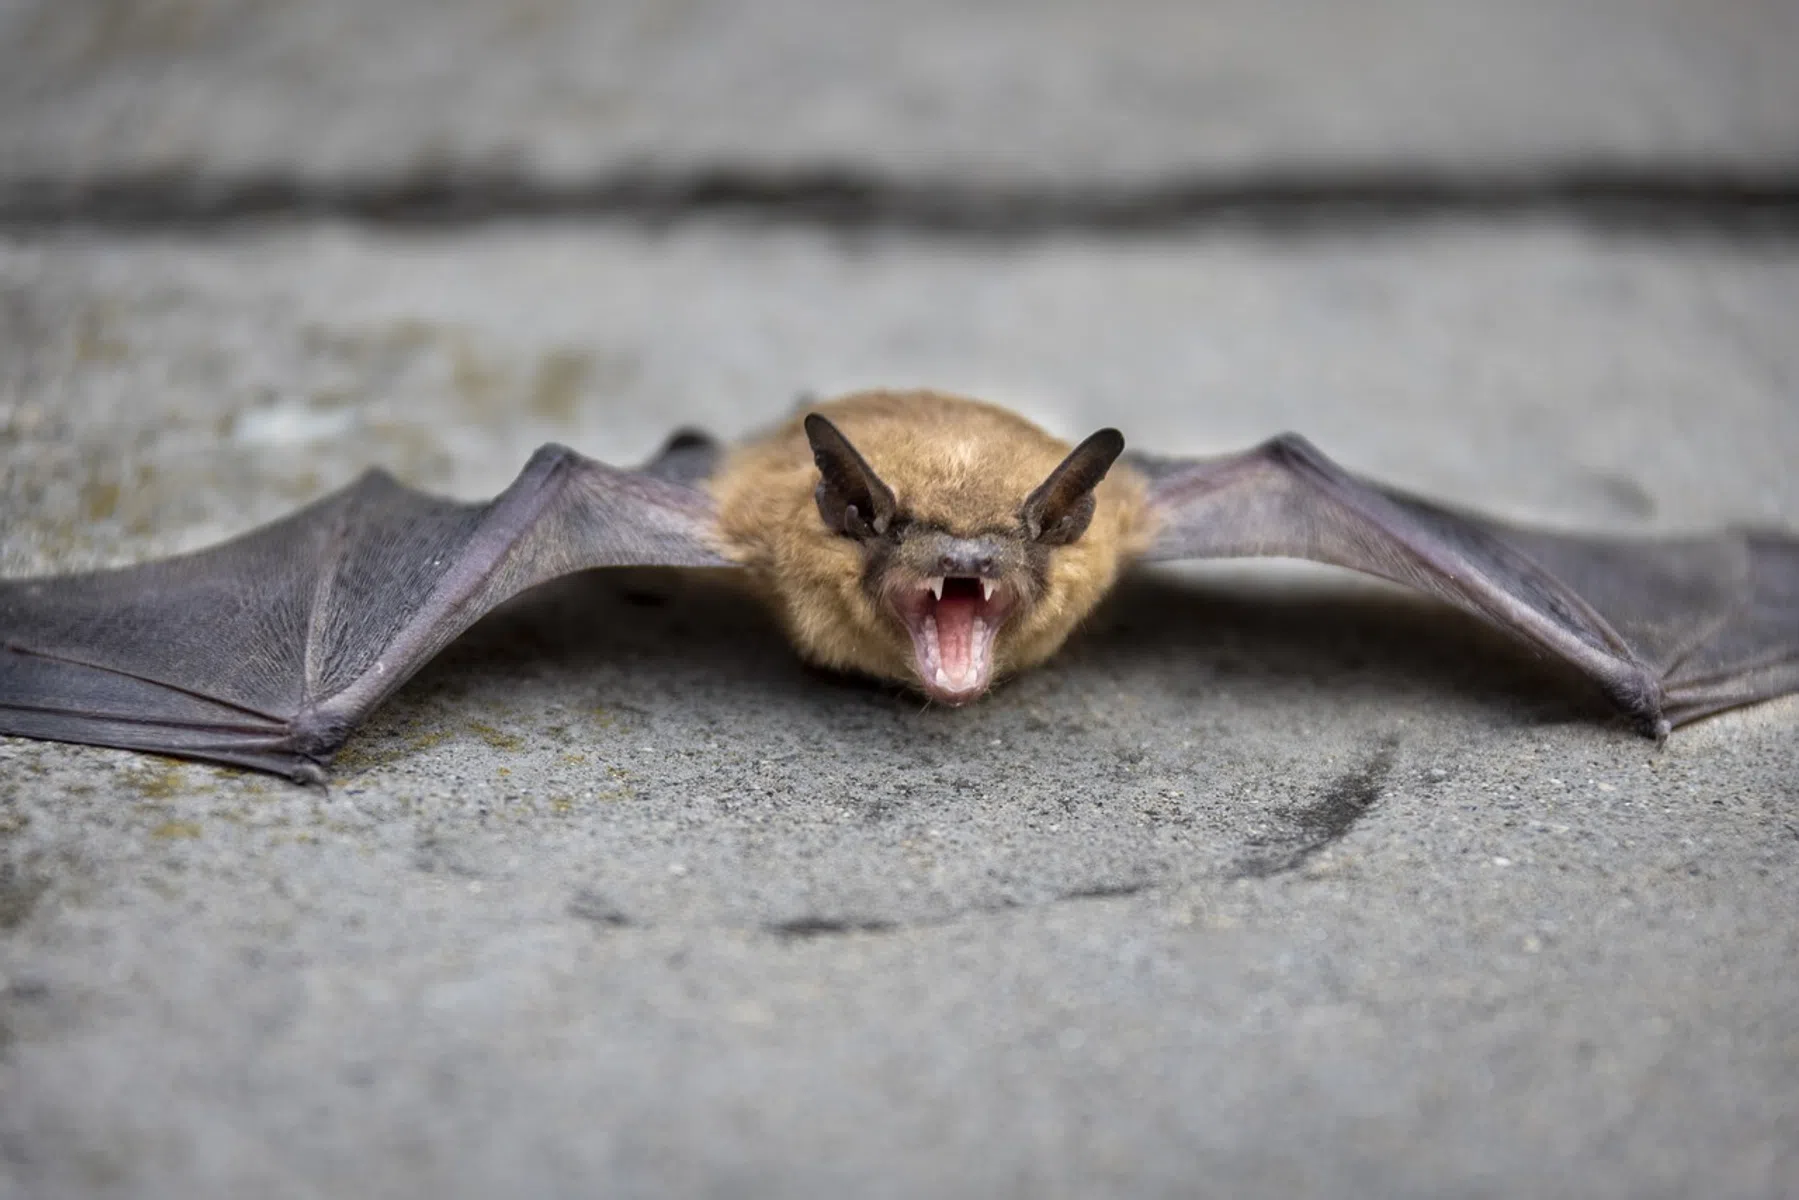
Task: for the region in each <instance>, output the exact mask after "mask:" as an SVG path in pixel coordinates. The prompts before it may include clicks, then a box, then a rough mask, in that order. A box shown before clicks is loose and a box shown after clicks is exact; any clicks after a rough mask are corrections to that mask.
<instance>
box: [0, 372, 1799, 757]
mask: <svg viewBox="0 0 1799 1200" xmlns="http://www.w3.org/2000/svg"><path fill="white" fill-rule="evenodd" d="M1123 449H1124V438H1123V437H1122V436H1120V435H1119V433H1118V431H1117V430H1113V429H1102V430H1100V431H1099V432H1098V433H1096V434H1094V435H1093V436H1092V437H1089V438H1088V439H1087V440H1085V441H1084V442H1082V443H1081V444H1080V445H1078V446H1075V447H1073V448H1072V449H1071V448H1070V447H1069V446H1068V445H1067V444H1066V443H1064V442H1061V441H1058V440H1057V439H1056V438H1053V437H1051V436H1050V435H1049V434H1047V433H1044V432H1043V431H1042V430H1040V429H1038V428H1037V427H1036V426H1035V425H1032V424H1031V423H1030V422H1028V421H1026V420H1024V419H1023V418H1022V417H1018V416H1016V415H1014V414H1012V413H1009V412H1007V411H1005V410H1003V409H1000V408H995V407H993V406H991V405H987V404H982V403H979V402H977V401H974V400H967V399H961V398H958V397H954V396H946V395H941V394H938V393H933V392H868V393H862V394H858V395H853V396H848V397H845V398H843V399H840V400H837V401H834V402H832V403H829V404H823V405H819V406H817V407H816V408H815V410H814V411H812V412H810V413H808V414H806V415H804V416H803V417H796V418H795V419H794V420H793V421H791V422H789V423H788V424H786V425H784V426H782V427H781V428H778V429H776V430H774V431H773V432H771V433H769V434H767V435H765V436H763V437H761V438H758V439H756V440H753V441H750V442H748V443H746V444H744V445H742V446H739V447H737V448H735V449H732V450H729V451H720V450H719V449H718V448H717V447H716V446H714V445H713V444H712V443H711V442H709V441H708V440H707V439H705V438H703V437H700V436H698V435H693V434H682V435H678V436H677V437H675V438H674V439H673V440H672V441H671V442H670V443H669V444H668V446H667V447H666V448H665V449H664V451H663V452H662V454H661V455H660V456H659V457H658V458H657V459H655V460H654V461H653V462H651V463H649V464H648V465H647V466H645V467H643V468H641V469H639V470H634V471H628V470H620V469H618V468H616V467H610V466H607V465H605V464H604V463H599V462H594V461H592V460H590V459H586V458H583V457H581V456H580V455H578V454H576V453H575V452H573V451H572V450H568V449H566V448H564V447H561V446H546V447H544V448H543V449H542V450H539V451H538V452H537V453H536V454H535V455H533V456H532V458H531V461H530V462H529V463H527V464H526V466H525V469H524V471H523V472H522V473H521V474H520V475H519V477H518V479H517V480H515V481H514V482H513V484H512V486H510V487H509V488H507V489H506V490H505V491H504V492H503V493H501V494H500V495H499V496H498V497H497V498H495V499H494V500H493V501H492V502H491V503H488V504H460V503H454V502H451V501H447V500H441V499H436V498H433V497H430V496H426V495H423V494H421V493H419V492H415V491H412V490H410V489H408V488H405V487H402V486H401V485H400V484H398V483H396V482H395V481H394V480H393V479H392V478H391V477H390V476H388V475H386V474H384V473H382V472H379V471H376V472H371V473H370V474H368V475H366V476H364V477H363V478H362V479H361V480H359V481H358V482H357V483H355V484H353V485H351V486H350V487H348V488H345V489H344V490H342V491H340V492H336V493H334V494H332V495H330V496H327V497H325V498H324V499H322V500H320V501H318V502H317V503H315V504H312V505H311V506H309V507H307V508H304V509H302V510H300V511H299V512H297V513H295V514H293V515H292V516H290V517H287V518H286V519H284V520H281V521H277V522H275V523H274V524H272V525H268V526H265V527H263V528H261V529H258V530H254V531H252V532H250V533H248V534H245V535H244V536H242V537H240V538H237V539H235V540H233V541H229V542H226V543H224V544H222V545H219V546H215V547H212V548H211V549H207V550H202V551H199V552H198V553H194V554H188V555H184V556H181V557H178V558H171V559H165V560H162V561H158V562H150V563H145V564H143V565H141V566H135V567H126V568H122V569H119V570H112V571H100V572H95V573H91V574H85V575H69V576H59V577H52V578H42V579H19V580H9V581H5V582H0V733H5V734H15V735H20V736H24V737H35V738H48V739H53V740H61V741H72V742H88V743H92V744H96V745H103V746H120V747H125V748H129V749H135V750H149V751H156V752H159V753H164V754H175V755H182V756H186V757H191V758H199V759H211V760H214V761H218V762H224V763H232V764H236V765H239V766H244V767H253V768H256V769H258V770H264V771H272V772H276V773H278V774H284V775H288V776H291V777H293V778H295V779H300V780H313V781H317V780H321V779H323V777H324V767H325V765H326V764H327V763H329V761H330V759H331V756H332V754H333V753H334V752H335V751H336V750H337V749H338V747H340V746H341V745H342V744H343V743H344V741H345V739H346V738H348V737H349V735H350V734H351V733H352V732H353V731H354V730H355V729H356V727H357V726H358V725H359V724H361V722H362V721H363V720H364V719H365V718H366V717H367V716H368V715H369V713H370V712H371V711H372V710H373V709H374V708H375V706H376V705H378V704H380V703H381V702H382V701H383V700H385V699H386V698H387V697H388V696H390V695H391V694H392V693H393V692H394V690H395V689H397V688H398V687H399V686H400V685H401V684H402V683H404V682H405V681H406V680H407V679H408V678H409V677H410V676H411V675H412V674H413V673H414V672H416V671H417V670H418V669H419V668H420V667H422V666H423V665H424V664H425V663H426V662H427V661H428V660H429V659H430V658H431V657H432V656H433V655H435V654H436V653H437V652H438V651H440V650H442V649H443V648H444V647H445V646H446V645H447V644H449V642H450V641H452V640H453V639H454V638H456V637H457V636H458V635H459V634H461V633H462V631H463V630H465V629H467V628H468V627H469V626H470V625H471V624H473V623H474V622H475V621H476V620H477V619H479V618H480V617H481V616H482V614H484V613H486V612H487V611H489V610H490V609H492V608H493V607H494V606H495V605H497V604H499V603H500V602H501V601H503V600H505V599H507V598H508V597H510V596H513V595H516V594H517V593H519V592H521V591H523V590H525V589H526V588H530V587H532V586H534V585H536V584H539V583H542V582H544V581H545V580H548V579H551V578H554V577H556V576H559V575H565V574H568V573H570V572H574V571H581V570H585V569H587V568H590V567H610V566H629V565H640V566H652V565H653V566H685V567H738V568H741V569H743V570H745V571H747V572H748V574H749V577H750V578H751V580H752V581H753V582H754V584H755V585H756V587H757V588H758V590H759V591H760V592H761V593H762V594H763V595H765V596H766V598H767V599H768V601H769V602H770V603H771V604H772V605H773V607H774V609H775V611H776V612H777V613H778V614H779V616H780V618H781V621H782V623H783V625H784V626H785V628H786V630H787V633H788V636H789V637H790V638H791V639H792V641H793V644H794V646H795V648H796V649H797V650H798V651H799V653H800V654H801V655H802V656H804V657H805V658H807V659H808V660H811V661H813V662H816V663H819V664H821V665H823V666H826V667H832V668H837V669H840V670H846V671H858V672H862V673H865V674H868V675H872V676H876V677H879V678H882V679H889V680H897V681H899V682H901V683H904V684H907V685H909V686H911V687H913V688H916V689H917V690H919V691H920V692H923V693H924V694H925V695H926V696H929V697H931V698H932V699H934V700H937V701H940V702H942V703H945V704H950V705H960V704H966V703H968V702H969V701H972V700H974V699H976V698H978V697H979V696H981V695H982V694H983V693H985V692H986V691H987V690H988V688H990V687H991V686H992V684H993V682H994V680H996V679H998V678H1001V677H1003V676H1006V675H1009V674H1011V673H1013V672H1017V671H1021V670H1024V669H1026V668H1028V667H1032V666H1035V665H1037V664H1038V663H1041V662H1043V661H1044V660H1045V659H1047V658H1049V657H1050V656H1051V655H1053V654H1054V653H1055V652H1056V650H1057V649H1058V648H1059V647H1060V646H1061V645H1062V643H1063V642H1064V641H1065V640H1066V639H1067V637H1068V636H1069V634H1070V633H1072V632H1073V631H1074V629H1075V628H1076V626H1078V625H1079V624H1080V623H1081V621H1082V620H1083V619H1084V618H1086V617H1087V615H1088V614H1089V613H1091V612H1092V611H1093V609H1094V607H1095V606H1096V605H1097V604H1098V603H1099V602H1100V600H1101V599H1102V598H1103V597H1104V596H1105V595H1106V593H1107V592H1108V591H1109V590H1110V589H1111V587H1112V585H1113V584H1114V583H1115V582H1116V581H1117V579H1118V577H1119V574H1120V573H1121V572H1122V571H1123V570H1125V569H1126V568H1127V567H1129V566H1130V565H1131V564H1132V563H1137V562H1153V561H1157V560H1164V559H1178V558H1219V557H1231V556H1255V555H1263V556H1282V557H1292V558H1308V559H1314V560H1317V561H1319V562H1325V563H1334V564H1336V565H1338V566H1343V567H1350V568H1353V569H1355V570H1358V571H1364V572H1367V573H1369V574H1372V575H1378V576H1380V577H1382V578H1385V579H1389V580H1393V581H1395V582H1397V583H1400V584H1404V585H1406V586H1408V587H1412V588H1415V589H1417V590H1419V591H1421V592H1425V593H1428V594H1430V595H1432V596H1436V597H1438V598H1440V599H1443V600H1446V601H1448V602H1449V603H1451V604H1454V605H1456V606H1458V607H1460V608H1463V609H1465V610H1467V611H1468V612H1471V613H1473V614H1474V615H1476V616H1478V617H1481V618H1483V619H1484V620H1486V621H1488V622H1491V623H1492V624H1494V625H1496V626H1498V627H1500V628H1501V629H1504V630H1506V631H1507V632H1509V633H1511V634H1513V635H1515V636H1517V637H1518V638H1520V639H1522V640H1523V641H1524V642H1526V643H1528V644H1529V645H1531V646H1534V647H1536V648H1537V649H1538V650H1539V651H1542V652H1546V653H1548V654H1549V655H1552V656H1554V657H1556V658H1559V659H1562V660H1565V661H1566V662H1568V663H1570V664H1571V665H1572V666H1574V667H1575V668H1576V669H1578V670H1579V671H1580V672H1582V673H1584V674H1585V675H1587V676H1589V677H1591V678H1592V679H1593V680H1595V681H1596V682H1597V683H1598V684H1599V685H1600V687H1601V688H1602V689H1603V690H1604V691H1605V693H1606V695H1608V696H1609V697H1610V698H1611V700H1612V701H1613V702H1614V703H1615V704H1616V705H1617V707H1618V708H1619V709H1620V710H1621V711H1622V712H1623V713H1624V714H1625V715H1626V716H1628V717H1629V718H1630V719H1631V720H1632V721H1634V722H1635V723H1636V725H1637V727H1638V728H1639V729H1641V730H1642V731H1643V732H1644V733H1646V734H1648V735H1650V736H1653V737H1658V738H1659V737H1664V736H1666V735H1667V733H1668V731H1669V729H1670V728H1672V727H1673V726H1674V725H1677V724H1680V723H1682V722H1686V721H1690V720H1693V719H1695V718H1698V717H1702V716H1705V715H1707V714H1708V713H1713V712H1716V711H1718V710H1719V709H1723V708H1728V707H1732V706H1734V705H1740V704H1747V703H1750V702H1752V701H1756V700H1762V699H1766V698H1768V697H1771V696H1776V695H1780V694H1782V693H1785V692H1789V691H1794V690H1799V539H1795V538H1792V537H1787V536H1782V535H1776V534H1758V533H1742V532H1737V533H1724V534H1718V535H1714V536H1707V537H1698V538H1684V539H1674V540H1661V541H1635V542H1633V541H1622V540H1614V539H1599V538H1587V537H1575V536H1566V535H1561V534H1551V533H1542V532H1534V531H1530V530H1524V529H1516V528H1512V527H1509V526H1506V525H1502V524H1500V523H1498V522H1496V521H1491V520H1488V519H1485V518H1482V517H1476V516H1472V515H1469V514H1466V513H1461V512H1457V511H1454V510H1452V509H1449V508H1445V507H1442V506H1439V505H1437V504H1433V503H1430V502H1428V501H1424V500H1420V499H1417V498H1415V497H1411V496H1407V495H1404V494H1402V493H1399V492H1396V491H1393V490H1391V489H1388V488H1383V487H1380V486H1379V485H1376V484H1372V483H1369V482H1366V481H1364V480H1361V479H1358V478H1356V477H1355V476H1354V475H1351V474H1349V473H1348V472H1347V471H1344V470H1343V469H1342V468H1341V467H1338V466H1337V465H1336V464H1334V463H1332V462H1331V461H1330V460H1329V459H1327V458H1325V457H1324V456H1323V455H1322V454H1320V453H1319V452H1318V451H1317V450H1315V449H1314V448H1313V447H1312V446H1311V445H1310V444H1309V443H1307V442H1306V441H1304V440H1303V439H1301V438H1299V437H1295V436H1292V435H1286V436H1282V437H1277V438H1274V439H1272V440H1271V441H1268V442H1266V443H1264V444H1262V445H1261V446H1258V447H1256V448H1255V449H1253V450H1248V451H1245V452H1243V453H1241V454H1234V455H1228V456H1225V457H1220V458H1208V459H1195V460H1177V459H1151V458H1139V459H1130V458H1127V459H1124V460H1123V461H1120V454H1121V453H1122V451H1123Z"/></svg>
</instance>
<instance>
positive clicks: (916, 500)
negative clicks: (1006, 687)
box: [770, 393, 1140, 705]
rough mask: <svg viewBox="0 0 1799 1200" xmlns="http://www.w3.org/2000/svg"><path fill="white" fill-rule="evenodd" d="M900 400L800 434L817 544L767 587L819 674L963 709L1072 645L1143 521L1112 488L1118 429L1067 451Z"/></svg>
mask: <svg viewBox="0 0 1799 1200" xmlns="http://www.w3.org/2000/svg"><path fill="white" fill-rule="evenodd" d="M907 395H908V394H899V395H897V396H896V394H893V393H875V394H872V395H871V396H868V397H851V398H849V399H847V400H844V401H839V402H838V403H837V404H835V405H832V406H828V407H827V409H826V411H828V412H829V413H830V414H831V416H829V417H828V416H826V415H824V414H823V413H820V412H813V413H811V414H809V415H807V416H806V417H805V419H804V422H803V424H802V428H803V431H804V436H805V444H806V446H807V447H808V448H809V449H810V451H811V457H812V465H813V467H814V468H815V470H814V472H813V473H812V474H811V478H810V482H811V483H812V488H811V492H812V495H811V497H810V499H811V501H812V504H811V505H810V506H809V507H811V508H813V509H815V513H804V514H796V519H797V520H799V521H800V522H801V523H804V524H809V525H810V529H809V530H808V531H803V533H802V536H798V537H794V538H790V539H789V540H788V542H786V543H783V544H782V547H781V548H780V552H781V553H786V552H787V551H789V550H791V551H792V553H791V554H788V557H789V560H790V561H789V562H787V563H786V564H784V565H781V566H776V567H775V568H774V569H772V570H771V571H770V576H771V580H772V583H773V586H774V588H775V591H776V592H777V594H778V595H779V596H780V598H781V600H782V601H783V608H784V611H785V614H786V616H787V618H788V624H789V628H790V630H791V631H792V633H793V636H794V639H795V641H796V643H798V645H799V648H800V650H801V651H802V652H803V653H805V654H806V655H807V656H808V657H810V658H813V659H814V660H816V661H820V662H823V663H825V664H826V665H830V666H836V667H848V668H852V669H857V670H861V671H865V672H868V673H870V674H874V675H880V676H884V677H887V678H893V679H899V680H902V681H904V682H907V683H909V684H911V685H912V686H914V687H917V688H919V689H920V690H921V691H923V692H924V693H925V694H926V695H928V696H930V697H931V698H932V699H935V700H938V701H940V702H942V703H945V704H951V705H961V704H966V703H968V702H969V701H971V700H974V699H976V698H977V697H979V696H980V695H981V694H983V693H984V692H986V691H987V689H988V688H989V687H990V686H991V685H992V683H993V681H994V679H995V678H996V677H998V676H999V675H1003V674H1006V673H1008V672H1010V671H1014V670H1018V669H1020V668H1023V667H1027V666H1030V665H1032V664H1034V663H1036V662H1039V661H1041V660H1042V659H1044V658H1046V657H1048V656H1049V655H1050V654H1051V653H1053V652H1054V651H1055V650H1056V649H1057V648H1058V647H1059V646H1060V645H1061V644H1062V642H1063V640H1064V639H1066V637H1067V636H1068V634H1069V633H1070V632H1071V631H1072V630H1073V629H1074V627H1075V625H1076V624H1078V623H1079V622H1080V620H1081V619H1082V618H1083V617H1085V616H1086V615H1087V614H1088V613H1089V612H1090V611H1091V610H1092V608H1093V606H1094V605H1095V604H1097V603H1098V601H1099V599H1100V598H1101V597H1102V596H1103V595H1104V594H1105V592H1106V590H1108V589H1109V588H1110V586H1111V584H1112V582H1113V581H1114V579H1115V578H1116V576H1117V573H1118V570H1119V568H1120V566H1121V564H1122V561H1123V559H1124V557H1125V556H1126V554H1127V553H1128V550H1129V547H1128V546H1127V543H1128V542H1129V540H1130V532H1131V530H1132V528H1133V523H1134V522H1135V521H1136V520H1138V518H1139V516H1140V514H1139V513H1138V511H1137V508H1136V507H1135V506H1134V505H1132V504H1131V503H1130V502H1129V499H1128V488H1126V487H1125V486H1124V485H1122V484H1109V485H1107V487H1106V488H1103V489H1102V487H1101V482H1102V480H1105V478H1106V474H1107V472H1108V470H1109V469H1110V468H1111V466H1112V464H1113V462H1114V460H1115V459H1117V457H1118V455H1119V453H1120V452H1121V451H1122V450H1123V449H1124V439H1123V437H1121V436H1120V435H1119V433H1118V432H1117V431H1116V430H1113V429H1104V430H1101V431H1100V432H1098V433H1096V434H1094V435H1093V436H1092V437H1089V438H1088V439H1087V440H1085V441H1084V442H1082V443H1081V444H1080V445H1078V446H1076V447H1074V448H1073V449H1072V450H1070V449H1069V448H1068V446H1067V445H1066V444H1065V443H1061V442H1057V441H1056V440H1055V439H1053V438H1050V437H1049V436H1048V435H1047V434H1044V433H1043V432H1042V431H1040V430H1038V429H1037V428H1036V427H1035V426H1034V425H1031V424H1029V423H1028V422H1026V421H1024V420H1023V419H1022V418H1019V417H1016V416H1014V415H1013V414H1011V413H1006V412H1004V411H1003V410H1000V409H995V408H991V407H989V406H987V405H980V404H976V403H975V402H973V401H964V400H955V399H954V398H950V397H938V396H934V395H932V394H929V393H925V394H909V395H910V396H911V399H910V400H909V401H908V402H906V403H900V402H899V401H900V400H902V399H904V398H905V397H906V396H907ZM921 396H922V397H924V398H921ZM925 398H928V400H929V402H928V403H927V402H926V399H925ZM832 417H835V418H837V421H833V420H832ZM838 422H841V428H840V426H839V423H838ZM846 431H849V432H848V433H846ZM849 434H853V435H854V436H855V437H856V438H857V441H858V443H860V445H861V447H862V449H858V446H857V445H856V444H852V442H851V440H850V436H849ZM864 450H866V452H867V453H866V455H865V454H864ZM877 464H878V467H879V469H878V470H877Z"/></svg>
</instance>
